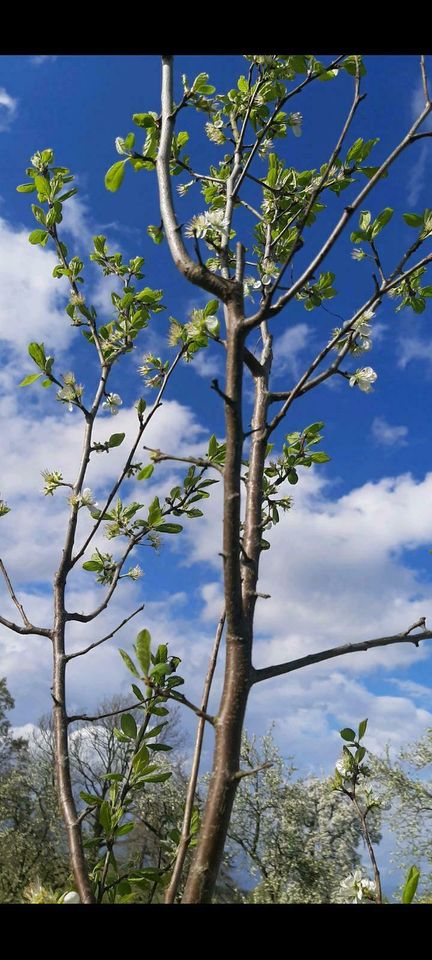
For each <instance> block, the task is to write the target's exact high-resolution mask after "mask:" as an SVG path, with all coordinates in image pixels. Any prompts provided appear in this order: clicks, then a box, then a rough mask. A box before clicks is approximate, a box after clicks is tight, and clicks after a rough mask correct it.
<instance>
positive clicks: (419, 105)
mask: <svg viewBox="0 0 432 960" xmlns="http://www.w3.org/2000/svg"><path fill="white" fill-rule="evenodd" d="M424 108H425V95H424V90H423V82H422V79H421V77H419V80H418V83H417V86H416V87H415V88H414V90H413V92H412V95H411V118H412V120H413V121H414V120H417V117H419V116H420V114H421V113H422V111H423V110H424ZM420 129H421V130H422V131H423V130H431V129H432V119H431V116H430V114H429V116H428V117H426V120H425V121H424V122H423V124H422V126H421V128H420Z"/></svg>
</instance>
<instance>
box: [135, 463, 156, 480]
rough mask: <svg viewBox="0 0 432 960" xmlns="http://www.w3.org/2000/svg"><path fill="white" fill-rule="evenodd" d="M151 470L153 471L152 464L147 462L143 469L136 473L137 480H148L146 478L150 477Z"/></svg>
mask: <svg viewBox="0 0 432 960" xmlns="http://www.w3.org/2000/svg"><path fill="white" fill-rule="evenodd" d="M153 471H154V464H153V463H149V464H148V465H147V466H146V467H144V469H143V470H140V472H139V473H138V474H137V480H148V478H149V477H151V475H152V473H153Z"/></svg>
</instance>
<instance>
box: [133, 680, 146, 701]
mask: <svg viewBox="0 0 432 960" xmlns="http://www.w3.org/2000/svg"><path fill="white" fill-rule="evenodd" d="M132 690H133V692H134V694H135V696H136V698H137V700H140V701H141V703H143V701H144V700H145V697H144V694H143V693H142V691H141V690H140V688H139V687H137V685H136V683H133V684H132Z"/></svg>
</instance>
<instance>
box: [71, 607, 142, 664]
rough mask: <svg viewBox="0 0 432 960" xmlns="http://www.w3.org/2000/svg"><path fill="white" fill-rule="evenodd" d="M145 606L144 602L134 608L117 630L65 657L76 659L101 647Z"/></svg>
mask: <svg viewBox="0 0 432 960" xmlns="http://www.w3.org/2000/svg"><path fill="white" fill-rule="evenodd" d="M144 607H145V603H142V604H141V606H140V607H137V609H136V610H134V612H133V613H130V614H129V616H128V617H126V618H125V620H123V621H122V622H121V623H119V625H118V627H116V628H115V630H112V631H111V633H107V635H106V637H102V638H101V639H100V640H95V641H94V643H90V644H89V646H88V647H85V649H84V650H78V651H77V652H76V653H69V654H67V656H66V658H65V659H66V660H67V661H68V660H74V658H75V657H83V656H84V654H85V653H88V652H89V650H94V648H95V647H99V646H100V644H101V643H105V641H106V640H110V639H111V637H114V635H115V634H116V633H118V631H119V630H121V628H122V627H124V625H125V624H126V623H128V622H129V620H132V617H136V615H137V613H140V612H141V610H144Z"/></svg>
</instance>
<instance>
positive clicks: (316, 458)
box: [310, 450, 331, 463]
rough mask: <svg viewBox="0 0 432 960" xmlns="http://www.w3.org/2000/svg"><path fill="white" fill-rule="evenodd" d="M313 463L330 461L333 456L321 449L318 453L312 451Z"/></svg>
mask: <svg viewBox="0 0 432 960" xmlns="http://www.w3.org/2000/svg"><path fill="white" fill-rule="evenodd" d="M310 456H311V460H312V463H328V462H329V460H331V457H329V455H328V454H327V453H324V451H323V450H319V451H318V452H317V453H311V455H310Z"/></svg>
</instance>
